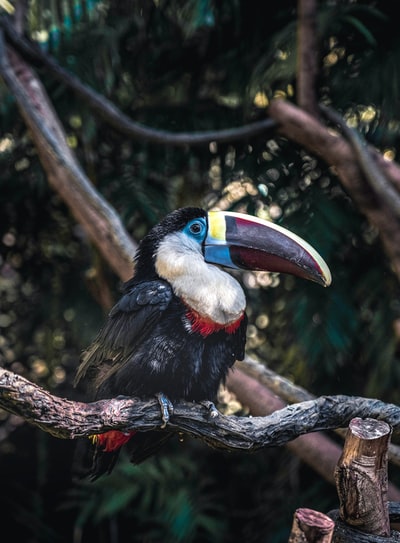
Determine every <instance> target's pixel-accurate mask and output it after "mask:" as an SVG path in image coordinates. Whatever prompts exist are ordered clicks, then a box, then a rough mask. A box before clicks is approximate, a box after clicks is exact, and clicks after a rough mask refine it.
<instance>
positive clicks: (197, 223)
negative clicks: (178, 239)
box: [183, 219, 207, 240]
mask: <svg viewBox="0 0 400 543" xmlns="http://www.w3.org/2000/svg"><path fill="white" fill-rule="evenodd" d="M206 230H207V226H206V222H205V220H204V219H194V220H193V221H190V222H189V223H188V224H187V225H186V226H185V228H184V230H183V231H184V232H185V233H186V234H187V235H188V236H190V237H192V238H194V239H196V240H203V238H204V237H205V234H206Z"/></svg>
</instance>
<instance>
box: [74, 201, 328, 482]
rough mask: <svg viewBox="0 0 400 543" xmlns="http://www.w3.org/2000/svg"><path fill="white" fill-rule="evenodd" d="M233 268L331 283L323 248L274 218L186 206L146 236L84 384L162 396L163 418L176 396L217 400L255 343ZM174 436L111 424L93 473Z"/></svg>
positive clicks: (101, 394)
mask: <svg viewBox="0 0 400 543" xmlns="http://www.w3.org/2000/svg"><path fill="white" fill-rule="evenodd" d="M226 269H233V270H254V271H257V270H266V271H271V272H282V273H288V274H292V275H295V276H299V277H301V278H304V279H308V280H311V281H314V282H316V283H318V284H320V285H322V286H328V285H329V284H330V283H331V273H330V271H329V268H328V266H327V264H326V263H325V261H324V260H323V258H322V257H321V256H320V255H319V254H318V253H317V251H316V250H315V249H313V247H311V246H310V245H309V244H308V243H307V242H306V241H304V240H303V239H302V238H300V237H299V236H297V235H295V234H294V233H292V232H290V231H289V230H287V229H285V228H283V227H281V226H279V225H277V224H275V223H273V222H271V221H267V220H263V219H260V218H257V217H254V216H251V215H247V214H244V213H236V212H226V211H219V210H215V211H214V210H212V211H208V212H207V211H205V210H203V209H201V208H197V207H185V208H181V209H177V210H175V211H173V212H171V213H170V214H168V215H167V216H166V217H165V218H164V219H163V220H161V222H160V223H159V224H157V225H156V226H154V227H153V228H152V229H151V230H150V231H149V232H148V234H147V235H146V236H145V237H144V238H143V239H142V241H141V243H140V244H139V247H138V250H137V252H136V255H135V257H134V275H133V277H132V278H131V279H130V280H128V281H127V282H126V283H125V284H124V286H123V291H122V293H121V297H120V299H119V301H118V302H117V303H116V305H114V307H113V308H112V309H111V311H110V312H109V314H108V316H107V318H106V321H105V323H104V325H103V327H102V329H101V330H100V331H99V333H98V335H97V337H96V338H95V339H94V341H93V342H92V344H91V345H89V347H88V348H87V349H86V350H85V351H84V352H83V354H82V358H81V362H80V365H79V367H78V370H77V373H76V379H75V383H78V382H79V381H81V380H83V381H84V382H87V384H88V385H89V387H90V389H91V391H92V392H91V394H92V395H91V399H93V400H100V399H107V398H114V397H117V396H135V397H138V398H149V397H155V396H157V397H158V398H159V400H160V404H161V406H162V414H163V419H164V422H163V426H165V425H166V423H167V421H168V413H169V412H170V408H171V405H173V403H174V401H175V402H176V401H178V400H187V401H193V402H203V403H208V405H211V406H214V403H213V402H214V401H215V400H216V396H217V392H218V389H219V386H220V384H222V383H224V381H225V378H226V375H227V373H228V370H229V368H231V367H232V365H233V364H234V362H235V361H236V360H242V359H243V358H244V354H245V344H246V327H247V316H246V298H245V294H244V291H243V289H242V287H241V286H240V283H239V282H238V281H237V280H236V278H235V277H234V276H233V275H232V274H230V273H228V272H227V271H226ZM214 408H215V406H214ZM172 435H173V433H172V432H168V430H163V431H159V430H151V431H148V432H127V433H125V432H120V431H117V430H112V431H108V432H105V433H103V434H97V435H94V436H91V443H90V447H92V450H91V452H90V466H89V468H88V471H87V472H85V474H84V475H85V476H88V477H89V478H91V479H93V480H94V479H97V478H98V477H99V476H101V475H103V474H108V473H111V471H112V470H113V468H114V466H115V463H116V460H117V458H118V455H119V452H120V450H121V447H123V446H124V447H126V449H127V451H128V453H129V455H130V460H131V461H132V462H133V463H136V464H138V463H140V462H142V461H143V460H145V459H146V458H148V457H149V456H152V455H154V454H155V453H156V452H157V451H158V450H159V449H160V448H161V447H162V446H163V445H164V444H165V442H166V440H168V439H169V438H170V437H171V436H172ZM87 441H89V440H87Z"/></svg>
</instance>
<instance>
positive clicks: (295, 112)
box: [268, 100, 400, 279]
mask: <svg viewBox="0 0 400 543" xmlns="http://www.w3.org/2000/svg"><path fill="white" fill-rule="evenodd" d="M268 112H269V114H270V116H271V117H272V118H273V119H275V120H276V121H277V123H279V133H280V134H281V135H282V136H284V137H286V138H288V139H289V140H291V141H294V142H296V143H297V144H299V145H301V146H302V147H304V148H305V149H308V151H310V152H312V153H314V154H316V155H317V156H319V157H321V158H322V159H323V160H324V161H325V162H326V163H327V164H329V165H330V166H332V167H333V168H335V170H336V172H337V174H338V176H339V177H340V180H341V182H342V184H343V186H344V188H345V189H346V190H347V191H348V193H349V195H350V196H351V198H352V199H353V201H354V203H355V205H356V206H357V207H358V209H359V210H360V211H361V212H362V213H363V214H364V215H365V216H366V217H367V219H368V221H369V222H370V224H371V225H373V226H375V228H377V229H378V231H379V234H380V237H381V240H382V243H383V246H384V249H385V251H386V254H387V256H388V257H389V259H390V261H391V264H392V268H393V271H394V272H395V273H396V274H397V277H398V278H399V279H400V220H399V218H398V217H397V216H396V214H394V213H393V212H392V209H391V208H390V207H388V206H387V205H386V203H385V202H384V201H383V200H382V199H381V198H378V197H377V195H376V193H375V192H374V191H373V190H372V189H371V187H370V186H369V184H368V182H367V181H366V179H365V177H364V175H363V173H362V171H361V170H360V168H359V165H358V162H357V160H355V156H354V149H353V146H352V145H351V144H350V143H349V142H348V141H347V140H346V139H344V138H342V137H339V136H338V135H335V134H333V133H332V131H330V130H329V129H328V128H326V127H325V126H324V125H323V124H321V123H320V122H319V121H318V120H317V119H315V118H314V117H312V116H310V115H308V114H307V113H306V112H305V111H303V110H301V109H299V108H297V107H296V106H294V105H292V104H290V103H289V102H286V101H284V100H273V101H272V102H271V105H270V107H269V110H268ZM397 170H398V167H395V165H394V164H391V166H390V167H389V166H387V167H386V168H385V174H386V176H387V177H388V179H390V180H391V181H393V184H394V185H396V186H398V185H397V182H398V179H397V176H396V175H395V172H396V173H397V175H398V173H399V172H398V171H397Z"/></svg>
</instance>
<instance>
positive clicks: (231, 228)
mask: <svg viewBox="0 0 400 543" xmlns="http://www.w3.org/2000/svg"><path fill="white" fill-rule="evenodd" d="M204 258H205V260H206V262H209V263H212V264H219V265H220V266H225V267H227V268H236V269H243V270H254V271H257V270H264V271H270V272H281V273H288V274H291V275H296V276H298V277H302V278H304V279H309V280H310V281H315V282H316V283H318V284H320V285H322V286H324V287H327V286H329V285H330V283H331V281H332V277H331V272H330V271H329V268H328V266H327V264H326V263H325V261H324V259H323V258H322V257H321V256H320V255H319V254H318V253H317V251H316V250H315V249H314V248H313V247H311V245H310V244H309V243H307V242H306V241H304V240H303V239H302V238H300V237H299V236H297V235H296V234H293V233H292V232H290V231H289V230H286V229H285V228H282V226H278V225H276V224H274V223H273V222H269V221H265V220H263V219H259V218H257V217H253V216H250V215H245V214H242V213H233V212H226V211H209V212H208V234H207V237H206V239H205V242H204Z"/></svg>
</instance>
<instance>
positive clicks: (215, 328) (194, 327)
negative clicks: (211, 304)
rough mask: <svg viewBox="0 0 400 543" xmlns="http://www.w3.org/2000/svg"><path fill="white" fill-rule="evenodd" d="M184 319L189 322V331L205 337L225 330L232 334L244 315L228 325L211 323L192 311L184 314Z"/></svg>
mask: <svg viewBox="0 0 400 543" xmlns="http://www.w3.org/2000/svg"><path fill="white" fill-rule="evenodd" d="M186 317H187V319H188V320H189V321H190V329H191V331H192V332H197V333H199V334H201V335H202V336H203V337H206V336H209V335H210V334H214V333H215V332H219V331H220V330H225V332H226V333H227V334H233V333H234V332H236V330H237V329H238V328H239V326H240V323H241V322H242V320H243V317H244V314H243V315H242V316H241V317H239V318H238V320H237V321H235V322H231V323H230V324H228V325H225V324H219V323H217V322H213V321H212V320H211V319H207V318H206V317H203V316H202V315H200V314H199V313H197V312H196V311H193V310H192V309H191V310H189V311H188V312H187V313H186Z"/></svg>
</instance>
